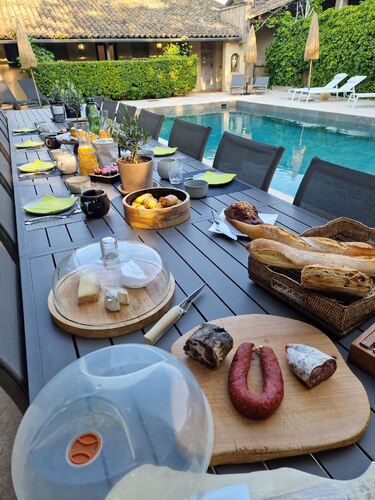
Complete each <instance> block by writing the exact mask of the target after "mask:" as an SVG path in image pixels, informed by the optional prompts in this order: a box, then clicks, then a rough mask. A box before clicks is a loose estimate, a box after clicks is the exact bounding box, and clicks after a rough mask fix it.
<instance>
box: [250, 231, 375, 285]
mask: <svg viewBox="0 0 375 500" xmlns="http://www.w3.org/2000/svg"><path fill="white" fill-rule="evenodd" d="M247 248H248V250H249V252H250V255H251V257H252V258H254V259H256V260H257V261H259V262H262V263H263V264H266V265H269V266H275V267H281V268H285V269H303V268H304V267H305V266H310V265H314V264H318V265H321V266H328V267H332V266H333V267H347V268H349V269H355V270H356V271H360V272H362V273H365V274H367V275H369V276H375V257H349V256H348V255H338V254H333V253H323V252H310V251H306V250H299V249H297V248H293V247H291V246H288V245H284V243H279V242H278V241H272V240H266V239H263V238H260V239H257V240H254V241H252V242H251V243H249V244H248V246H247Z"/></svg>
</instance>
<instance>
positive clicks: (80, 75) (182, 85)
mask: <svg viewBox="0 0 375 500" xmlns="http://www.w3.org/2000/svg"><path fill="white" fill-rule="evenodd" d="M35 77H36V81H37V83H38V86H39V88H40V90H41V92H42V93H43V94H45V95H47V96H49V95H50V93H51V90H52V88H53V86H54V84H55V82H56V81H58V82H60V83H61V84H62V85H63V84H64V82H67V81H70V82H72V83H73V84H74V86H75V88H76V89H77V90H78V91H79V92H81V93H82V94H83V95H84V97H87V96H90V95H103V96H106V97H108V98H111V99H125V98H126V99H146V98H160V97H170V96H177V95H185V94H187V93H188V92H190V91H191V90H192V89H193V88H194V87H195V85H196V79H197V57H196V55H192V56H189V57H186V56H168V57H155V58H151V59H131V60H127V61H82V62H81V61H77V62H76V61H74V62H73V61H58V62H47V63H42V64H40V65H39V66H38V68H37V70H36V72H35Z"/></svg>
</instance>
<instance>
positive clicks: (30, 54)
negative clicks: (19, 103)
mask: <svg viewBox="0 0 375 500" xmlns="http://www.w3.org/2000/svg"><path fill="white" fill-rule="evenodd" d="M16 37H17V47H18V53H19V56H20V63H21V66H22V68H24V69H27V70H29V71H30V73H31V77H32V79H33V82H34V85H35V91H36V95H37V96H38V101H39V106H42V103H41V101H40V95H39V92H38V87H37V86H36V83H35V78H34V73H33V69H34V68H36V67H37V66H38V61H37V60H36V57H35V54H34V51H33V48H32V47H31V43H30V40H29V39H28V37H27V35H26V32H25V30H24V27H23V25H22V23H21V21H20V20H19V19H17V26H16Z"/></svg>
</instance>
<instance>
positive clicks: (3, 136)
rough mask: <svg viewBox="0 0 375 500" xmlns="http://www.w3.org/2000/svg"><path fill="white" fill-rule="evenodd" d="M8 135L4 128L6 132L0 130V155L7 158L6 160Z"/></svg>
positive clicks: (8, 151) (8, 147)
mask: <svg viewBox="0 0 375 500" xmlns="http://www.w3.org/2000/svg"><path fill="white" fill-rule="evenodd" d="M8 134H9V132H8V128H6V130H3V128H0V153H3V154H4V156H6V157H7V160H9V159H10V142H9V135H8ZM4 151H5V153H4Z"/></svg>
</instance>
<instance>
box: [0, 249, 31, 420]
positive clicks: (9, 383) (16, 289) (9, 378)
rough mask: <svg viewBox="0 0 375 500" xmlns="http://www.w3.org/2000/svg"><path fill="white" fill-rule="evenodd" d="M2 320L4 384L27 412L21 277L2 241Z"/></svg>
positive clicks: (1, 377)
mask: <svg viewBox="0 0 375 500" xmlns="http://www.w3.org/2000/svg"><path fill="white" fill-rule="evenodd" d="M0 322H1V328H0V345H1V348H0V385H1V386H2V387H3V389H4V390H5V392H7V393H8V394H9V396H10V397H11V398H12V399H13V400H14V402H15V403H16V404H17V406H18V407H19V408H20V410H21V411H22V412H24V411H25V410H26V408H27V404H28V395H27V373H26V359H25V334H24V328H23V317H22V299H21V293H20V277H19V272H18V266H17V265H16V263H15V262H13V260H12V259H11V257H10V256H9V254H8V253H7V251H6V250H5V248H4V247H3V246H2V245H1V243H0Z"/></svg>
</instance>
